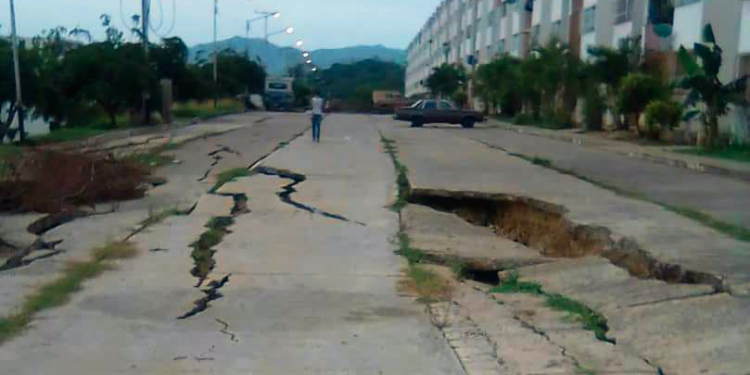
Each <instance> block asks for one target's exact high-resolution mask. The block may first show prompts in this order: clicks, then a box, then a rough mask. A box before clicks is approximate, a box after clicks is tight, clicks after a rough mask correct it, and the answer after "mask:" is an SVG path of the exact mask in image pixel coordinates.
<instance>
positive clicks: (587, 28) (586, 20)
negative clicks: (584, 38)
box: [581, 6, 596, 34]
mask: <svg viewBox="0 0 750 375" xmlns="http://www.w3.org/2000/svg"><path fill="white" fill-rule="evenodd" d="M581 29H582V32H583V33H584V34H588V33H590V32H593V31H594V30H596V7H595V6H593V7H590V8H586V9H584V10H583V27H582V28H581Z"/></svg>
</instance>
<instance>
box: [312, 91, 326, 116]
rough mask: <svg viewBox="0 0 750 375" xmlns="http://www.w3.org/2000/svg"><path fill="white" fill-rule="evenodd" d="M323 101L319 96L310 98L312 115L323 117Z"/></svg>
mask: <svg viewBox="0 0 750 375" xmlns="http://www.w3.org/2000/svg"><path fill="white" fill-rule="evenodd" d="M324 104H325V101H324V100H323V98H321V97H319V96H315V97H314V98H312V113H313V114H314V115H321V116H322V115H323V105H324Z"/></svg>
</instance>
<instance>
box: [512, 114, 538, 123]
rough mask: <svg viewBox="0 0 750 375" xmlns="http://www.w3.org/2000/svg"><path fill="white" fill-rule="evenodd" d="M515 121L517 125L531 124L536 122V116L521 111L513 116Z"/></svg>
mask: <svg viewBox="0 0 750 375" xmlns="http://www.w3.org/2000/svg"><path fill="white" fill-rule="evenodd" d="M513 123H514V124H516V125H531V124H533V123H534V117H533V116H531V115H529V114H526V113H519V114H518V115H516V116H515V117H513Z"/></svg>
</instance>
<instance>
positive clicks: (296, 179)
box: [254, 166, 367, 226]
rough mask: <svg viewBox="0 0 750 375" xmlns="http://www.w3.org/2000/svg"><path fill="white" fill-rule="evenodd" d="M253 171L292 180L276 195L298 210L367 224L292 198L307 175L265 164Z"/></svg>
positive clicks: (347, 221)
mask: <svg viewBox="0 0 750 375" xmlns="http://www.w3.org/2000/svg"><path fill="white" fill-rule="evenodd" d="M254 172H255V173H259V174H263V175H266V176H273V177H279V178H282V179H285V180H291V181H292V182H291V183H289V184H288V185H286V186H284V187H283V188H282V190H281V191H280V192H278V193H277V194H276V195H278V196H279V198H280V199H281V201H282V202H284V203H286V204H288V205H291V206H292V207H294V208H297V209H299V210H303V211H307V212H309V213H311V214H315V215H320V216H323V217H326V218H329V219H334V220H339V221H343V222H346V223H352V224H357V225H360V226H367V224H365V223H363V222H361V221H355V220H350V219H348V218H346V217H344V216H342V215H339V214H334V213H331V212H327V211H323V210H321V209H318V208H315V207H311V206H308V205H306V204H303V203H300V202H297V201H295V200H294V199H292V195H293V194H294V193H296V192H297V190H296V189H295V187H296V186H297V185H299V184H301V183H303V182H305V181H306V180H307V176H305V175H302V174H299V173H294V172H291V171H288V170H283V169H276V168H272V167H266V166H258V167H256V168H255V169H254Z"/></svg>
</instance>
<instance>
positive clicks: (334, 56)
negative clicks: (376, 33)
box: [190, 37, 406, 74]
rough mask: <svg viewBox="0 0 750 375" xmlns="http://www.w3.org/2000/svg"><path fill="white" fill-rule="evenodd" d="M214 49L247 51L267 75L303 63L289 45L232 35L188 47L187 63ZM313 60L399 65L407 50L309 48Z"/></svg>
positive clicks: (323, 63) (206, 56)
mask: <svg viewBox="0 0 750 375" xmlns="http://www.w3.org/2000/svg"><path fill="white" fill-rule="evenodd" d="M215 49H219V50H226V49H231V50H234V51H236V52H237V53H241V54H244V53H248V54H250V55H251V56H252V57H253V58H254V59H256V60H258V61H260V62H261V63H263V64H264V65H265V66H266V70H267V71H268V72H269V73H270V74H281V73H284V72H286V70H287V69H288V68H290V67H293V66H294V65H296V64H299V63H302V62H303V61H304V59H303V58H302V53H301V51H300V50H297V49H295V48H292V47H279V46H277V45H275V44H273V43H268V44H266V42H265V41H264V40H263V39H255V38H253V39H247V38H243V37H234V38H231V39H226V40H222V41H219V42H217V43H216V46H214V44H213V43H207V44H199V45H196V46H193V47H191V48H190V62H192V63H196V62H199V61H201V60H204V61H205V60H208V59H209V58H210V55H211V52H212V51H213V50H215ZM310 55H311V58H312V60H313V63H314V64H315V65H316V66H318V67H319V68H321V69H327V68H329V67H330V66H331V65H333V64H336V63H351V62H357V61H361V60H366V59H371V58H374V59H379V60H382V61H390V62H395V63H398V64H404V63H406V52H405V51H404V50H399V49H393V48H387V47H385V46H382V45H375V46H354V47H346V48H335V49H319V50H313V51H310Z"/></svg>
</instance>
